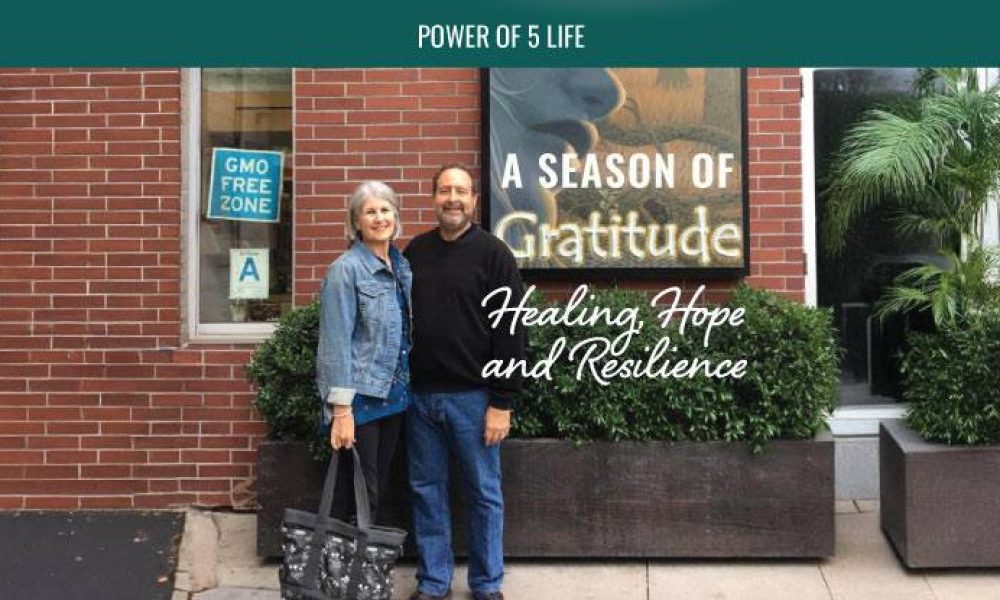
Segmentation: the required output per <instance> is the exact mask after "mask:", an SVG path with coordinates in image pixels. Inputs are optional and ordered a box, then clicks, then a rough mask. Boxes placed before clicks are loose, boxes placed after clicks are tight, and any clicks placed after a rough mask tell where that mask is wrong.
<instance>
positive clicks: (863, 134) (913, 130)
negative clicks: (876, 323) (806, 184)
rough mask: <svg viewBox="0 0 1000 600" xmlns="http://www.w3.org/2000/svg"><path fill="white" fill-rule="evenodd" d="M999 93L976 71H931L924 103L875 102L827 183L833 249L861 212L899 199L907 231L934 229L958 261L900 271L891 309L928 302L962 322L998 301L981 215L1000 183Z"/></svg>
mask: <svg viewBox="0 0 1000 600" xmlns="http://www.w3.org/2000/svg"><path fill="white" fill-rule="evenodd" d="M998 91H1000V88H998V86H997V85H992V86H989V87H986V88H983V87H982V86H981V85H980V83H979V78H978V77H977V74H976V70H975V69H966V68H955V69H924V70H922V71H921V75H920V77H919V78H918V83H917V99H916V101H915V102H913V103H910V104H905V105H903V104H901V105H897V106H893V107H886V108H880V109H875V110H870V111H868V112H866V113H865V114H864V116H863V117H862V119H861V121H859V122H858V123H857V124H855V125H854V126H852V127H851V128H850V129H849V130H848V132H847V133H846V135H845V137H844V139H843V141H842V143H841V147H840V150H839V151H838V153H837V155H836V156H835V157H834V159H833V163H832V165H831V169H830V177H829V182H828V184H827V187H826V189H825V191H824V194H825V200H826V219H825V223H826V225H825V232H824V233H825V239H826V240H827V242H828V246H827V250H828V251H829V252H831V253H832V254H834V255H837V254H839V253H841V252H842V251H843V250H844V248H845V245H846V240H847V235H848V233H849V232H850V230H851V226H852V224H853V223H854V222H855V221H856V220H857V218H858V217H859V216H860V215H862V214H864V213H865V212H866V211H868V210H870V209H872V208H874V207H876V206H879V205H886V204H889V205H891V206H892V207H893V208H894V209H895V212H896V213H897V215H898V216H897V219H896V227H897V229H899V230H900V231H901V232H903V233H923V234H930V235H932V236H934V239H935V240H936V242H937V245H938V247H939V251H940V253H941V254H942V255H944V256H946V257H950V259H951V261H950V263H951V267H950V268H949V269H941V268H940V267H936V266H933V265H924V266H920V267H915V268H913V269H910V270H909V271H906V272H904V273H903V274H902V275H900V276H899V277H898V278H897V279H896V280H895V281H894V287H893V288H892V289H891V290H889V292H888V294H887V296H886V297H885V299H884V300H883V301H882V303H881V304H880V307H879V312H880V314H881V315H883V316H885V315H886V314H889V313H891V312H905V311H908V310H914V309H921V308H927V309H930V311H931V312H932V314H933V315H934V320H935V322H936V323H937V324H939V325H955V324H958V323H961V322H963V321H964V320H965V319H966V318H967V317H968V315H970V314H972V313H975V312H977V311H981V310H982V309H983V308H984V305H983V304H982V302H995V301H996V299H997V295H996V292H995V287H994V286H993V285H992V284H990V283H989V282H988V281H989V277H988V275H989V273H990V271H991V268H992V267H993V263H994V260H993V259H992V257H991V256H990V255H989V254H988V253H986V252H985V251H983V250H982V249H981V248H980V237H981V236H980V229H981V222H980V221H981V218H982V214H983V210H984V207H985V206H986V203H987V201H988V199H989V196H990V193H991V192H992V191H994V190H995V189H996V188H997V185H998V182H1000V95H998ZM977 277H978V279H976V278H977ZM974 280H975V281H974Z"/></svg>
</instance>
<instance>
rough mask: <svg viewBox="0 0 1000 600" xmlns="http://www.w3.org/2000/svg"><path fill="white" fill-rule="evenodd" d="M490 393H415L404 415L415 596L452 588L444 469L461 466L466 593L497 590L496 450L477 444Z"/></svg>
mask: <svg viewBox="0 0 1000 600" xmlns="http://www.w3.org/2000/svg"><path fill="white" fill-rule="evenodd" d="M487 399H488V393H487V391H486V390H473V391H469V392H454V393H438V394H416V393H415V394H414V395H413V404H412V406H410V409H409V410H408V411H407V414H406V435H407V438H406V447H407V451H408V453H409V463H410V464H409V471H410V487H411V489H412V490H413V530H414V537H415V539H416V543H417V550H418V552H419V553H420V557H419V561H418V563H417V581H418V587H419V589H420V590H421V591H423V592H425V593H428V594H433V595H435V596H443V595H444V594H445V593H447V591H448V590H449V589H450V588H451V576H452V570H453V568H454V566H455V558H454V556H453V555H452V552H451V510H450V507H449V498H448V465H449V462H450V461H449V457H451V456H453V457H454V458H455V459H456V460H457V463H458V465H459V467H460V472H461V475H462V477H461V479H462V491H463V493H464V496H465V502H466V505H467V506H468V508H469V518H470V526H469V589H471V590H472V591H473V592H495V591H499V590H500V588H501V586H502V585H503V494H502V492H501V490H500V446H499V445H495V446H487V445H486V443H485V442H484V441H483V429H484V427H485V422H486V408H487Z"/></svg>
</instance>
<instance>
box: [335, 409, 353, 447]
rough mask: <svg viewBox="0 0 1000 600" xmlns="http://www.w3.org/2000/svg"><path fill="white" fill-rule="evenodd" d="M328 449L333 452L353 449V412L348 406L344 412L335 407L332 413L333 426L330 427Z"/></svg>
mask: <svg viewBox="0 0 1000 600" xmlns="http://www.w3.org/2000/svg"><path fill="white" fill-rule="evenodd" d="M330 447H332V448H333V449H334V450H340V449H341V448H353V447H354V412H353V411H352V410H351V407H349V406H348V407H347V409H346V410H344V409H343V408H340V407H337V409H335V410H334V412H333V425H332V426H331V427H330Z"/></svg>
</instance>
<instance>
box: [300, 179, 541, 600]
mask: <svg viewBox="0 0 1000 600" xmlns="http://www.w3.org/2000/svg"><path fill="white" fill-rule="evenodd" d="M474 185H475V184H474V181H473V177H472V174H471V173H470V172H469V170H468V169H466V168H465V167H462V166H460V165H449V166H445V167H442V168H441V169H439V170H438V172H437V173H436V174H435V175H434V182H433V207H434V214H435V215H436V217H437V220H438V227H437V228H435V229H433V230H431V231H428V232H426V233H423V234H421V235H418V236H417V237H416V238H414V239H413V241H411V242H410V244H409V245H408V247H407V248H406V251H405V252H400V251H399V250H397V249H396V248H395V246H394V245H393V243H392V242H393V240H395V239H396V238H397V237H398V236H399V232H400V215H399V205H398V203H397V201H396V197H395V194H394V193H393V191H392V190H391V189H390V188H389V187H388V186H386V185H385V184H382V183H378V182H368V183H364V184H362V185H361V186H359V187H358V189H357V190H356V191H355V192H354V194H353V195H352V197H351V200H350V206H349V207H348V215H347V237H348V239H350V240H352V242H353V243H352V244H351V247H350V248H349V249H348V251H347V252H346V253H344V254H343V255H342V256H341V257H340V258H338V259H337V260H336V261H335V262H334V263H333V264H332V265H331V266H330V269H329V271H328V273H327V275H326V278H325V279H324V280H323V287H322V291H321V316H320V341H319V348H318V350H317V361H316V362H317V384H318V386H319V390H320V393H321V395H322V396H323V398H324V401H325V402H324V405H323V414H324V419H323V422H324V424H325V425H329V426H330V443H331V445H332V446H333V448H334V450H339V449H340V448H349V447H352V446H356V447H357V450H358V454H359V455H360V458H361V463H362V468H363V470H364V475H365V481H366V482H367V486H368V496H369V499H370V502H371V505H372V506H371V514H372V517H373V519H377V518H378V508H379V504H380V503H381V502H382V500H383V497H384V490H385V487H386V476H387V474H388V471H389V465H390V462H391V459H392V455H393V453H394V452H395V448H396V442H397V440H398V439H399V435H400V432H401V430H402V429H405V430H406V436H407V450H408V454H409V466H408V468H409V479H410V488H411V490H412V499H413V529H414V532H413V533H414V536H415V539H416V546H417V550H418V552H419V555H420V556H419V562H418V566H417V580H418V589H417V591H416V592H415V593H414V594H413V596H412V597H411V600H435V599H438V598H446V597H448V596H449V594H450V588H451V578H452V570H453V567H454V557H453V555H452V551H451V516H450V510H449V496H448V474H449V462H450V459H451V458H454V459H455V460H456V462H457V464H458V465H459V467H460V469H459V472H460V474H461V486H462V487H461V489H462V492H463V494H464V496H465V499H466V504H467V506H468V508H469V513H470V527H469V564H468V567H469V568H468V574H469V588H470V589H471V590H472V592H473V595H474V597H475V598H476V600H502V598H503V594H502V593H501V591H500V590H501V586H502V584H503V495H502V493H501V489H500V446H499V444H500V442H501V441H503V439H504V438H506V437H507V434H508V433H509V431H510V403H511V400H512V398H513V396H514V395H515V394H517V393H518V392H519V391H520V387H521V381H520V379H517V378H511V379H499V378H497V379H492V378H491V379H484V378H483V377H482V368H483V366H484V365H485V364H486V363H487V362H488V361H490V360H492V359H501V360H503V361H504V363H507V361H508V360H509V359H512V358H523V354H524V340H523V335H522V332H520V331H516V332H515V333H514V334H511V330H510V325H509V323H508V324H505V325H502V326H500V327H497V328H491V327H490V326H489V323H488V322H487V318H486V315H487V314H488V313H489V311H490V310H491V307H490V306H489V305H486V306H483V305H482V300H483V298H484V297H485V296H486V295H487V294H488V293H489V292H490V291H492V290H494V289H496V288H498V287H502V286H510V287H511V289H512V290H513V292H514V294H515V295H520V294H521V293H523V285H522V283H521V278H520V274H519V272H518V269H517V264H516V262H515V260H514V257H513V255H512V254H511V252H510V250H509V249H508V248H507V246H506V245H504V244H503V242H501V241H500V240H499V239H497V238H496V237H494V236H493V235H492V234H490V233H488V232H486V231H483V230H482V229H481V228H480V227H479V226H477V225H476V224H475V223H473V222H472V217H473V212H474V210H475V208H476V202H477V200H478V194H477V193H476V191H475V187H474ZM411 350H412V353H411ZM338 487H341V488H343V486H338Z"/></svg>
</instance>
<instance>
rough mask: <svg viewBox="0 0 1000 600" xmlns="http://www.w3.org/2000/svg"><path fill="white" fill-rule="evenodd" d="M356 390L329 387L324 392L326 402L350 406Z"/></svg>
mask: <svg viewBox="0 0 1000 600" xmlns="http://www.w3.org/2000/svg"><path fill="white" fill-rule="evenodd" d="M356 392H357V390H352V389H351V388H337V387H331V388H330V391H328V392H327V393H326V403H327V404H336V405H340V406H350V405H351V404H353V403H354V394H355V393H356Z"/></svg>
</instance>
